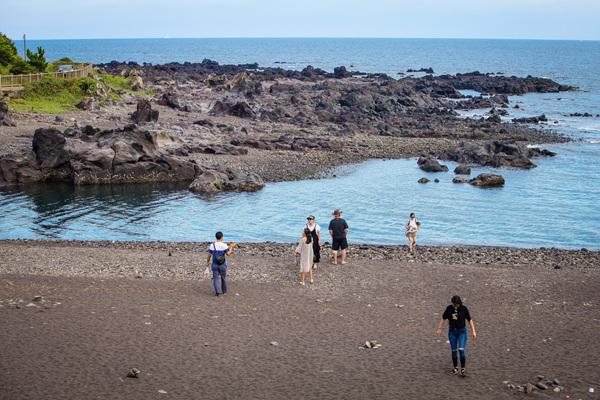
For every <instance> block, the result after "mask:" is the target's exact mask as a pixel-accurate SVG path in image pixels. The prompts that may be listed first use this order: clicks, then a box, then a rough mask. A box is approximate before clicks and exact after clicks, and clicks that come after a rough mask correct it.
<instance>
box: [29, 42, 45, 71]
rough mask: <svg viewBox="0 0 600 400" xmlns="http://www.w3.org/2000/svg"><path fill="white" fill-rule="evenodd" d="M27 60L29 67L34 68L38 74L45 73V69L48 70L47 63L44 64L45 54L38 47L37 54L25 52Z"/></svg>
mask: <svg viewBox="0 0 600 400" xmlns="http://www.w3.org/2000/svg"><path fill="white" fill-rule="evenodd" d="M27 58H28V60H29V61H27V62H28V63H29V65H31V66H32V67H33V68H35V69H36V70H37V71H38V72H45V71H46V68H48V63H47V62H46V52H45V51H44V49H43V48H41V47H38V48H37V52H36V53H34V52H32V51H31V50H27Z"/></svg>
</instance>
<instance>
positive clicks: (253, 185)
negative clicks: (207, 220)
mask: <svg viewBox="0 0 600 400" xmlns="http://www.w3.org/2000/svg"><path fill="white" fill-rule="evenodd" d="M264 186H265V183H264V181H263V180H262V179H261V177H260V176H258V175H257V174H255V173H248V174H243V173H241V172H237V171H233V170H231V169H225V170H216V169H207V170H204V171H202V172H201V173H200V175H198V177H197V178H196V179H195V180H194V181H193V182H192V183H191V184H190V187H189V189H190V190H191V191H192V192H196V193H203V194H213V193H219V192H256V191H258V190H260V189H262V188H263V187H264Z"/></svg>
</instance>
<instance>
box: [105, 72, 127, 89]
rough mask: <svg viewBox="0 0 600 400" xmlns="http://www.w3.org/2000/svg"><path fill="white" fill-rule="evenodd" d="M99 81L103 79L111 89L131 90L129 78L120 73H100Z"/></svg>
mask: <svg viewBox="0 0 600 400" xmlns="http://www.w3.org/2000/svg"><path fill="white" fill-rule="evenodd" d="M99 77H100V79H101V81H104V82H105V83H106V85H107V86H108V87H110V88H112V89H113V90H122V91H125V92H131V91H132V89H131V80H130V79H129V78H125V77H124V76H121V75H110V74H100V75H99Z"/></svg>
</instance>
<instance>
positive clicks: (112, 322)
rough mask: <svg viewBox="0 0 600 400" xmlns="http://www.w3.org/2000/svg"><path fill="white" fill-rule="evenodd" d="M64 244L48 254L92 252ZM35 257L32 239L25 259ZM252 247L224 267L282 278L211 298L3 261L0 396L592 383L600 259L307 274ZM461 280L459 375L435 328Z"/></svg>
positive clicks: (360, 391) (198, 395)
mask: <svg viewBox="0 0 600 400" xmlns="http://www.w3.org/2000/svg"><path fill="white" fill-rule="evenodd" d="M72 250H73V249H71V248H69V247H65V248H63V250H62V253H61V250H60V247H58V250H56V249H54V250H53V251H55V252H58V253H53V256H56V257H63V258H64V259H65V260H66V259H69V262H71V263H73V262H75V263H78V262H79V263H90V262H96V263H98V262H101V261H102V260H101V257H102V252H99V251H96V252H88V254H87V257H85V258H84V254H85V253H82V252H73V251H72ZM105 252H106V253H107V254H108V253H110V254H111V256H112V255H113V252H114V250H109V249H107V250H105ZM153 256H155V254H153V253H152V251H148V253H147V257H149V258H152V257H153ZM43 257H44V247H43V244H39V245H38V247H37V248H35V246H34V247H33V248H31V249H30V251H23V255H22V257H21V258H20V262H21V263H23V264H35V263H37V262H38V261H39V260H40V258H43ZM247 258H248V260H249V261H248V260H245V263H243V265H242V262H241V260H240V259H235V258H234V259H232V265H231V267H230V268H231V269H232V271H233V270H235V268H238V269H243V268H245V267H244V265H254V264H255V263H256V264H261V265H262V268H264V269H265V270H266V271H269V270H270V271H272V273H273V276H277V277H279V278H281V279H274V280H269V279H265V280H264V281H261V279H260V276H259V275H252V274H244V273H242V272H241V271H238V273H237V275H236V274H233V279H232V282H231V286H230V293H229V294H228V295H227V296H225V297H221V298H214V297H213V296H211V292H210V286H209V282H208V281H198V280H191V279H190V280H187V281H185V280H183V281H170V280H164V279H149V278H144V279H134V278H129V277H128V278H122V279H117V278H113V277H111V278H99V277H86V276H80V277H64V276H42V275H35V274H34V275H31V274H28V275H20V274H16V273H12V272H11V273H6V272H4V273H1V272H0V320H1V321H2V323H1V324H0V354H1V355H2V357H0V399H10V400H18V399H32V398H39V399H108V398H110V399H153V398H160V399H168V398H172V399H190V398H194V399H204V398H207V399H208V398H210V399H237V398H245V399H281V398H287V399H300V398H303V399H306V398H324V399H329V398H332V399H333V398H339V399H342V398H343V399H365V398H372V399H396V398H427V399H437V398H439V399H442V398H444V399H445V398H463V399H470V398H472V399H482V398H486V399H496V398H498V399H503V398H507V399H509V398H510V399H513V398H515V396H516V397H525V396H526V395H524V394H521V393H519V392H518V391H516V390H511V389H509V388H507V385H506V384H504V383H503V381H510V382H512V383H515V384H525V383H527V382H536V376H537V375H540V374H541V375H544V376H545V377H548V378H550V379H552V378H557V379H559V380H560V381H561V384H562V385H563V386H564V390H563V392H562V393H560V394H555V393H551V392H550V391H546V392H542V391H537V392H536V393H535V394H534V395H535V397H540V398H544V397H547V398H565V395H570V396H571V398H580V397H581V398H597V397H593V396H597V392H598V391H599V390H600V387H599V386H600V385H599V383H600V368H598V360H600V346H598V345H597V343H596V341H597V338H598V332H599V331H600V271H599V270H597V269H586V270H578V269H575V268H573V269H569V268H563V269H560V270H555V269H550V268H547V267H546V266H537V265H529V266H527V267H512V266H510V265H478V264H473V265H458V264H450V265H431V264H422V263H408V262H403V261H390V260H377V261H368V260H360V261H356V260H355V261H354V262H353V263H351V264H350V265H348V266H347V267H343V268H342V267H341V266H339V267H333V266H329V265H326V266H323V268H321V269H320V270H319V275H318V276H317V282H316V284H315V285H313V286H311V287H306V288H301V287H299V286H298V285H297V284H295V283H294V282H292V281H291V279H292V278H293V277H295V269H296V267H295V266H294V265H293V264H292V263H290V262H288V261H285V262H274V261H273V259H272V258H270V257H262V256H260V255H255V256H248V257H247ZM170 260H172V261H169V260H167V261H165V262H172V263H173V265H171V266H168V265H167V267H170V268H175V264H176V263H177V261H176V257H170ZM3 262H5V261H3ZM139 262H140V263H142V262H143V260H141V259H140V261H139ZM5 266H6V264H5ZM9 267H10V266H9ZM13 269H14V266H13ZM0 271H2V269H0ZM242 277H244V279H242ZM286 277H289V278H290V281H286V280H285V279H284V278H286ZM455 293H459V294H461V295H462V296H463V299H464V300H465V303H466V304H467V305H468V306H469V308H470V310H471V313H472V315H473V317H474V319H475V321H476V323H477V326H478V331H479V332H478V333H479V336H480V338H479V340H478V342H477V343H474V342H473V341H472V339H469V344H468V354H469V372H470V376H469V377H467V378H466V379H461V378H458V377H455V376H451V375H450V374H448V373H447V370H448V367H449V361H450V360H449V359H450V357H449V349H448V345H447V343H446V338H445V337H442V338H436V337H434V336H433V332H434V329H435V326H436V323H437V322H438V320H439V317H440V314H441V312H442V311H443V308H444V307H445V305H446V304H447V301H448V299H449V298H450V296H451V295H453V294H455ZM35 295H41V296H43V301H42V302H35V303H33V304H34V305H33V306H28V304H30V302H31V299H32V298H33V296H35ZM20 300H22V302H20ZM57 303H60V304H57ZM15 304H18V305H19V307H18V308H17V306H16V305H15ZM396 305H398V306H396ZM365 340H377V341H379V342H380V343H382V344H383V347H381V348H379V349H370V350H367V349H359V346H360V345H361V344H363V343H364V342H365ZM271 341H276V342H278V345H277V346H273V345H271V344H270V342H271ZM132 367H135V368H138V369H140V370H141V371H142V372H141V375H140V377H139V378H138V379H130V378H126V374H127V371H128V370H129V369H130V368H132ZM590 387H594V388H595V390H596V393H594V394H593V395H591V396H589V395H588V394H586V393H585V392H587V391H588V389H589V388H590ZM159 390H164V391H166V392H167V393H166V394H162V393H159Z"/></svg>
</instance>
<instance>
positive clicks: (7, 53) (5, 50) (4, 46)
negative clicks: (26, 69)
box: [0, 32, 18, 66]
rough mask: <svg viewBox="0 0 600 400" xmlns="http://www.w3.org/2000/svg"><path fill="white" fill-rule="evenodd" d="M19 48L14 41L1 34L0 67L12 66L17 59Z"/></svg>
mask: <svg viewBox="0 0 600 400" xmlns="http://www.w3.org/2000/svg"><path fill="white" fill-rule="evenodd" d="M17 54H18V53H17V47H16V46H15V44H14V43H13V41H12V40H10V39H9V38H8V36H6V35H5V34H3V33H2V32H0V65H4V66H7V65H10V64H12V63H13V61H15V59H16V58H17Z"/></svg>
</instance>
